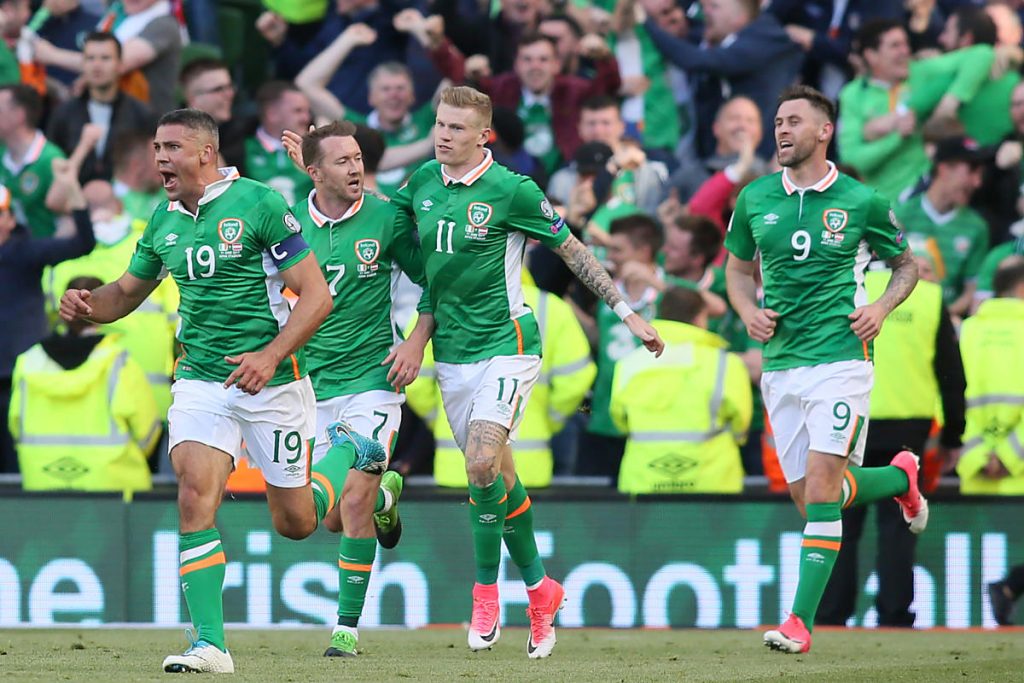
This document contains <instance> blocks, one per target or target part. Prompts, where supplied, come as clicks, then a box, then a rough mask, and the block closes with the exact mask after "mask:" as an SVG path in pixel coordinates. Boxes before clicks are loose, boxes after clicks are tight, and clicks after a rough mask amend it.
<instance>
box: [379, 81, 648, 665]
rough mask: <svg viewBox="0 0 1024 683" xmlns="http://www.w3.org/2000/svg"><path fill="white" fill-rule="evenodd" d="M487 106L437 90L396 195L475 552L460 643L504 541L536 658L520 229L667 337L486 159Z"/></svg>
mask: <svg viewBox="0 0 1024 683" xmlns="http://www.w3.org/2000/svg"><path fill="white" fill-rule="evenodd" d="M491 112H492V110H491V99H490V98H489V97H488V96H487V95H485V94H483V93H481V92H479V91H477V90H474V89H473V88H470V87H465V86H460V87H452V88H446V89H445V90H443V91H442V92H441V97H440V103H439V104H438V107H437V115H436V117H435V122H434V154H435V157H436V159H435V160H434V161H428V162H427V163H425V164H423V165H422V166H420V167H419V168H418V169H417V170H416V171H415V172H414V173H413V174H412V176H411V177H410V178H409V180H408V182H407V183H406V184H405V185H403V186H402V187H401V188H400V189H399V190H398V193H397V195H396V197H395V199H394V200H393V203H394V205H395V206H396V208H397V210H398V225H399V226H402V225H403V224H404V225H408V226H410V227H414V228H415V229H416V230H417V231H418V233H419V238H420V240H419V241H420V249H421V250H422V252H423V261H424V266H425V268H426V276H427V283H428V286H429V292H430V302H431V308H432V310H433V312H434V319H435V322H436V329H435V331H434V336H433V343H434V358H435V360H436V373H437V382H438V385H439V386H440V389H441V398H442V400H443V402H444V408H445V412H446V413H447V415H448V420H449V422H450V423H451V427H452V432H453V433H454V435H455V440H456V442H457V443H458V445H459V448H460V449H461V450H462V452H463V453H464V454H465V456H466V472H467V475H468V478H469V513H470V524H471V527H472V530H473V549H474V556H475V563H476V585H475V586H474V588H473V613H472V618H471V621H470V626H469V647H470V649H472V650H483V649H489V648H490V647H491V646H492V645H494V643H495V642H497V640H498V637H499V635H500V632H501V629H500V609H499V607H500V602H499V599H498V586H497V579H498V565H499V561H500V558H501V544H502V541H503V540H504V542H505V545H506V546H507V547H508V551H509V556H510V557H511V559H512V561H513V563H515V565H516V566H517V567H519V570H520V573H521V574H522V577H523V582H524V583H525V584H526V593H527V597H528V599H529V607H528V609H527V615H528V616H529V620H530V636H529V638H528V640H527V644H526V651H527V655H528V656H529V657H530V658H532V659H537V658H541V657H547V656H548V655H550V654H551V650H552V648H553V647H554V645H555V631H554V628H553V626H552V621H553V619H554V617H555V614H556V613H557V612H558V610H559V608H560V607H561V606H562V601H563V597H564V591H563V589H562V586H561V585H559V583H558V582H557V581H555V580H553V579H551V578H550V577H548V576H547V574H546V572H545V570H544V564H543V562H542V561H541V559H540V555H539V554H538V552H537V544H536V541H535V539H534V535H533V510H532V509H531V504H530V498H529V496H528V495H527V493H526V489H525V488H523V485H522V482H520V481H519V479H518V477H517V476H516V473H515V464H514V460H513V456H512V450H511V448H512V444H513V443H514V442H515V439H516V432H517V431H518V428H519V423H520V421H521V419H522V416H523V412H524V410H525V408H526V402H527V400H528V399H529V397H530V390H531V389H532V388H533V385H534V383H535V382H536V381H537V375H538V372H539V370H540V362H541V359H540V355H541V348H540V334H539V328H538V326H537V321H536V319H535V318H534V315H533V311H531V310H530V309H529V307H527V306H526V305H525V303H524V301H523V292H522V289H521V286H520V282H521V272H522V267H523V254H524V252H525V250H526V241H527V239H530V238H533V239H537V240H539V241H540V242H541V243H543V244H545V245H547V246H548V247H549V248H551V249H553V250H554V251H555V252H556V253H558V254H559V255H560V256H561V257H562V259H564V260H565V262H566V264H568V266H569V268H570V269H571V270H572V271H573V272H574V273H575V274H576V276H577V277H579V278H580V280H581V281H582V282H583V283H584V284H585V285H587V286H588V287H589V288H590V289H591V290H592V291H594V292H595V293H596V294H597V295H598V296H599V297H601V299H603V300H604V302H605V303H607V304H608V306H609V307H610V308H612V309H613V310H614V311H615V312H616V313H617V314H618V315H619V317H621V318H622V319H623V321H624V322H625V323H626V325H627V326H628V327H629V329H630V331H631V332H632V333H633V334H634V335H636V336H637V337H638V338H639V339H640V340H641V341H643V343H644V345H645V346H646V347H647V348H648V349H650V350H651V351H652V352H654V353H656V354H659V355H660V353H661V351H662V349H663V348H664V343H663V342H662V340H661V339H660V338H659V337H658V334H657V332H655V331H654V328H653V327H651V326H650V325H649V324H648V323H647V322H646V321H644V320H643V319H642V318H641V317H640V316H639V315H637V314H635V313H634V312H633V311H632V310H630V308H629V306H628V305H627V304H626V303H625V302H624V301H623V300H622V296H621V295H620V294H619V290H618V289H617V288H616V286H615V284H614V283H613V282H612V279H611V278H610V277H609V276H608V273H607V272H606V271H605V270H604V268H602V267H601V265H600V264H599V263H598V261H597V259H595V258H594V256H593V254H591V253H590V251H589V250H588V249H587V248H586V247H585V246H583V244H582V243H581V242H580V241H579V240H577V239H576V238H575V237H573V236H572V234H571V233H570V232H569V228H568V226H567V225H566V223H565V221H563V220H562V219H561V218H560V217H559V216H558V214H556V213H555V211H554V209H553V208H552V206H551V204H550V203H549V202H548V200H547V199H546V198H545V197H544V194H543V193H542V192H541V191H540V188H538V187H537V185H536V184H535V183H534V182H533V181H532V180H530V179H529V178H526V177H524V176H521V175H518V174H516V173H513V172H512V171H509V170H508V169H507V168H505V167H503V166H501V165H499V164H497V163H495V162H494V159H493V158H492V157H491V152H490V150H488V149H487V148H486V147H485V145H486V144H487V142H488V140H489V137H490V132H491ZM398 229H401V228H398ZM556 343H557V342H556Z"/></svg>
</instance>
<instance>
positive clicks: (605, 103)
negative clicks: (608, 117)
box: [580, 95, 621, 116]
mask: <svg viewBox="0 0 1024 683" xmlns="http://www.w3.org/2000/svg"><path fill="white" fill-rule="evenodd" d="M605 109H614V110H615V111H619V101H618V100H617V99H615V98H614V97H612V96H611V95H595V96H593V97H588V98H587V99H585V100H583V104H581V105H580V110H581V111H604V110H605ZM620 116H621V114H620Z"/></svg>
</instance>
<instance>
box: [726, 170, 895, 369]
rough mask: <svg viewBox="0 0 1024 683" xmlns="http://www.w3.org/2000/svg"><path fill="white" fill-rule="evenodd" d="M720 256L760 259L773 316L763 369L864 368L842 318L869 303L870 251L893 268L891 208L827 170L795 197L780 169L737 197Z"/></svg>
mask: <svg viewBox="0 0 1024 683" xmlns="http://www.w3.org/2000/svg"><path fill="white" fill-rule="evenodd" d="M725 247H726V249H728V250H729V251H730V252H731V253H732V254H734V255H735V256H737V257H738V258H741V259H744V260H746V261H752V260H753V259H754V257H755V255H757V254H758V253H760V255H761V275H762V278H763V281H764V307H765V308H770V309H772V310H773V311H775V312H776V313H778V315H779V317H778V320H777V321H776V327H775V334H774V336H773V337H772V338H771V339H770V340H769V341H768V343H767V344H765V347H764V369H765V370H788V369H790V368H797V367H805V366H810V365H819V364H822V363H835V362H838V361H844V360H871V345H870V344H865V343H864V342H862V341H861V340H860V339H858V338H857V335H856V334H854V333H853V330H851V329H850V319H849V317H848V316H849V315H850V313H853V311H854V309H855V308H857V307H858V306H863V305H865V304H867V303H868V300H867V293H866V291H865V289H864V270H865V268H866V267H867V264H868V261H870V260H871V252H872V251H874V252H875V253H876V254H877V255H878V257H879V258H882V259H891V258H893V257H895V256H898V255H899V254H901V253H903V251H904V250H905V249H906V246H905V244H904V238H903V232H902V230H901V229H900V227H899V224H898V223H897V221H896V217H895V216H894V215H893V213H892V210H891V209H890V208H889V202H888V201H887V200H885V199H884V198H883V197H882V196H880V195H879V194H878V193H876V192H875V191H874V190H873V189H871V188H869V187H867V186H866V185H862V184H861V183H859V182H857V181H856V180H854V179H853V178H850V177H849V176H846V175H843V174H841V173H839V172H838V171H837V170H836V168H835V166H834V165H833V164H831V163H829V171H828V173H827V174H826V175H825V177H824V178H822V179H821V180H820V181H818V182H817V183H816V184H815V185H813V186H811V187H808V188H803V189H800V188H797V187H796V186H795V185H793V183H792V182H790V180H789V177H788V173H787V171H786V169H784V170H783V171H782V173H773V174H772V175H769V176H763V177H761V178H759V179H757V180H755V181H754V182H752V183H751V184H749V185H747V186H746V187H745V188H743V191H742V192H740V196H739V197H738V198H737V200H736V210H735V212H734V213H733V216H732V220H731V221H730V223H729V231H728V233H726V237H725Z"/></svg>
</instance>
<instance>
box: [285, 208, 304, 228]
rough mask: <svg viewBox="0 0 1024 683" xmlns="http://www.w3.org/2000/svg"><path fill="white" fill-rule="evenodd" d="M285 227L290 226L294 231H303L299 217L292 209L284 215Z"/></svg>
mask: <svg viewBox="0 0 1024 683" xmlns="http://www.w3.org/2000/svg"><path fill="white" fill-rule="evenodd" d="M283 220H284V227H286V228H288V229H289V230H291V231H292V232H294V233H299V232H302V226H301V225H299V219H298V218H296V217H295V215H294V214H292V212H291V211H289V212H288V213H286V214H285V215H284V218H283Z"/></svg>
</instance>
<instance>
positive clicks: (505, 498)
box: [498, 493, 508, 505]
mask: <svg viewBox="0 0 1024 683" xmlns="http://www.w3.org/2000/svg"><path fill="white" fill-rule="evenodd" d="M507 500H508V494H507V493H506V494H505V495H504V496H502V497H501V500H499V501H498V505H501V504H502V503H504V502H505V501H507Z"/></svg>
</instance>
